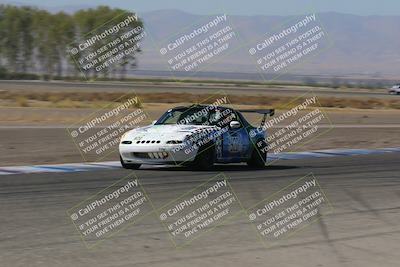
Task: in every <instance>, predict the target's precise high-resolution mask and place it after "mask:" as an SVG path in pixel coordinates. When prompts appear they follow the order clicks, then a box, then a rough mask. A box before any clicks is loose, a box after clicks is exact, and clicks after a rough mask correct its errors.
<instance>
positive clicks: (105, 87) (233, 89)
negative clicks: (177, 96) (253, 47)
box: [0, 81, 398, 99]
mask: <svg viewBox="0 0 400 267" xmlns="http://www.w3.org/2000/svg"><path fill="white" fill-rule="evenodd" d="M0 89H1V90H11V91H12V90H27V89H28V90H29V91H30V92H34V91H36V90H39V91H40V90H46V91H49V90H50V91H77V90H79V91H82V90H84V91H95V92H110V90H112V91H113V92H118V91H120V92H129V91H132V90H135V91H136V92H138V93H160V92H169V93H193V94H197V93H208V94H210V93H215V92H216V91H224V92H226V93H230V94H239V95H240V94H246V95H271V94H273V95H282V96H287V95H294V96H298V95H301V94H304V93H307V92H309V91H310V90H312V91H313V92H314V93H315V94H316V95H317V96H318V97H338V98H339V97H366V98H379V99H397V98H398V97H397V96H394V95H390V94H389V93H388V92H387V91H383V90H375V91H373V90H355V89H346V90H337V89H328V88H318V87H313V88H310V87H287V86H276V87H271V88H269V87H264V86H262V85H261V86H260V85H257V86H240V85H239V84H238V85H229V86H222V85H218V84H201V81H199V82H198V83H194V84H185V83H171V84H154V83H146V82H135V83H134V82H131V83H125V82H87V83H84V82H62V81H52V82H43V81H0Z"/></svg>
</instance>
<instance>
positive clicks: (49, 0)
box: [0, 0, 400, 15]
mask: <svg viewBox="0 0 400 267" xmlns="http://www.w3.org/2000/svg"><path fill="white" fill-rule="evenodd" d="M10 2H11V3H13V2H14V3H20V4H29V5H35V6H41V7H45V6H48V7H53V8H54V7H61V8H62V7H63V6H68V7H70V6H77V7H88V6H92V5H93V6H96V5H99V4H102V5H109V6H113V7H121V8H124V9H130V10H135V11H137V12H143V11H153V10H159V9H179V10H183V11H187V12H190V13H195V14H210V13H214V12H216V13H219V11H220V10H221V7H223V9H224V10H225V11H226V12H227V13H228V14H239V15H292V14H304V13H307V12H309V11H310V8H312V9H314V10H316V11H317V12H326V11H335V12H341V13H350V14H357V15H400V0H278V1H277V0H273V1H272V0H247V1H239V0H112V1H105V0H86V1H82V0H68V1H67V0H58V1H54V0H16V1H12V0H10V1H3V0H0V3H10Z"/></svg>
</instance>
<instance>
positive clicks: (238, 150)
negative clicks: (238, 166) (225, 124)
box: [221, 116, 250, 162]
mask: <svg viewBox="0 0 400 267" xmlns="http://www.w3.org/2000/svg"><path fill="white" fill-rule="evenodd" d="M235 119H237V116H236V118H235ZM221 143H222V144H221V145H222V161H223V162H240V161H242V160H243V158H247V157H248V154H249V150H250V138H249V134H248V132H247V131H246V129H245V127H244V126H243V124H241V125H240V128H237V129H231V128H230V127H229V130H228V131H226V132H225V133H224V134H223V135H222V138H221Z"/></svg>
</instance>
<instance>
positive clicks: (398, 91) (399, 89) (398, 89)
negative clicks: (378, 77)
mask: <svg viewBox="0 0 400 267" xmlns="http://www.w3.org/2000/svg"><path fill="white" fill-rule="evenodd" d="M389 94H393V95H400V84H396V85H393V86H392V87H391V88H389Z"/></svg>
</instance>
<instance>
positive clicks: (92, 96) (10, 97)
mask: <svg viewBox="0 0 400 267" xmlns="http://www.w3.org/2000/svg"><path fill="white" fill-rule="evenodd" d="M138 96H139V98H140V99H141V101H142V102H143V103H199V102H201V103H203V101H204V99H207V98H210V97H212V96H213V97H212V99H216V98H217V97H222V95H221V96H215V95H211V94H201V95H196V94H189V93H183V94H180V93H140V94H138ZM128 97H132V95H126V94H124V93H120V92H35V93H32V92H28V91H20V92H10V91H3V92H1V94H0V105H2V106H14V107H15V106H17V107H27V106H30V107H54V108H98V107H100V106H104V105H106V104H118V103H119V102H121V101H123V100H125V99H127V98H128ZM116 100H118V101H116ZM229 101H230V102H231V103H232V104H237V105H239V104H240V105H256V106H263V107H275V108H277V107H278V108H279V107H281V108H282V107H287V108H290V107H292V106H294V105H296V104H298V103H301V102H303V101H304V99H303V98H299V99H297V100H296V101H294V102H291V101H293V97H281V96H269V97H265V96H243V95H230V96H229ZM209 102H213V101H209ZM289 102H291V104H290V105H288V103H289ZM319 102H320V104H321V106H322V107H330V108H355V109H400V101H399V100H397V99H390V100H386V99H377V98H372V99H365V100H364V99H356V98H335V97H325V98H324V97H322V98H319Z"/></svg>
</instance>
